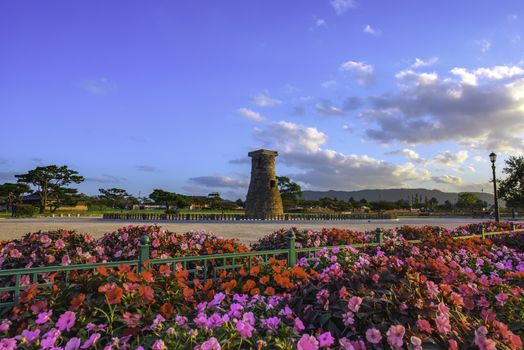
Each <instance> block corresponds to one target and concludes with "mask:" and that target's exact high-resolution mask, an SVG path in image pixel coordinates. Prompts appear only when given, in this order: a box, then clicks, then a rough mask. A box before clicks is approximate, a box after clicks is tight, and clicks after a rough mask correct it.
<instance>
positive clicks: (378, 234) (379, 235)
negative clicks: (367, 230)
mask: <svg viewBox="0 0 524 350" xmlns="http://www.w3.org/2000/svg"><path fill="white" fill-rule="evenodd" d="M375 242H377V243H378V244H382V243H383V242H384V232H383V231H382V230H381V229H380V227H377V229H376V230H375Z"/></svg>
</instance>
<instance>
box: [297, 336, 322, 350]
mask: <svg viewBox="0 0 524 350" xmlns="http://www.w3.org/2000/svg"><path fill="white" fill-rule="evenodd" d="M297 350H318V341H317V339H316V338H315V337H314V336H312V335H309V334H304V335H303V336H302V338H300V340H299V341H298V343H297Z"/></svg>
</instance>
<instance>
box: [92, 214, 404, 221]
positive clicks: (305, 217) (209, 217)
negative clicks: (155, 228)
mask: <svg viewBox="0 0 524 350" xmlns="http://www.w3.org/2000/svg"><path fill="white" fill-rule="evenodd" d="M102 218H103V219H105V220H144V221H341V220H390V219H395V218H396V216H393V215H391V214H387V213H351V214H321V213H318V214H317V213H308V214H300V213H296V214H293V213H291V214H283V215H271V216H268V217H266V218H264V219H251V218H248V217H247V216H245V215H244V214H230V213H224V214H207V213H179V214H157V213H154V214H153V213H150V214H145V213H104V214H103V216H102Z"/></svg>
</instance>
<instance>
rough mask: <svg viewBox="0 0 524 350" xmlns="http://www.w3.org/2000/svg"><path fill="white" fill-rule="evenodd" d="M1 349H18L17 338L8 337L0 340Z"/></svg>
mask: <svg viewBox="0 0 524 350" xmlns="http://www.w3.org/2000/svg"><path fill="white" fill-rule="evenodd" d="M0 349H2V350H16V340H15V339H13V338H7V339H2V340H0Z"/></svg>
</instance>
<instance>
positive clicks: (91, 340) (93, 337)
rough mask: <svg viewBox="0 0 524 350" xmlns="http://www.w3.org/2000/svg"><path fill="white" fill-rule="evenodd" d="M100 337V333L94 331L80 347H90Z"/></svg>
mask: <svg viewBox="0 0 524 350" xmlns="http://www.w3.org/2000/svg"><path fill="white" fill-rule="evenodd" d="M98 339H100V333H93V334H91V336H90V337H89V339H87V340H86V341H85V343H84V344H82V346H81V347H80V348H81V349H87V348H89V347H90V346H91V345H93V344H94V343H96V341H97V340H98Z"/></svg>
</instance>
